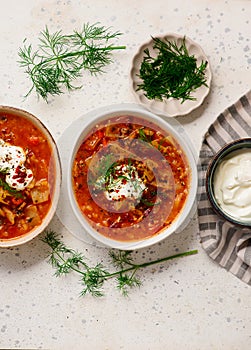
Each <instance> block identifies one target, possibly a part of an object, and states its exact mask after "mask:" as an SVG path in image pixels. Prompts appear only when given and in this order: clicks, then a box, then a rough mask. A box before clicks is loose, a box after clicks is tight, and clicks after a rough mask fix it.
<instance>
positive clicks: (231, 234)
mask: <svg viewBox="0 0 251 350" xmlns="http://www.w3.org/2000/svg"><path fill="white" fill-rule="evenodd" d="M244 137H251V91H249V92H248V93H247V94H246V95H244V96H242V97H241V98H240V99H239V100H238V101H237V102H236V103H235V104H233V105H232V106H230V107H229V108H227V109H226V110H225V111H224V112H223V113H221V114H220V115H219V116H218V118H217V119H216V120H215V122H214V123H213V124H212V125H211V126H210V127H209V129H208V132H207V133H206V135H205V137H204V140H203V142H202V146H201V150H200V157H199V163H198V174H199V185H198V220H199V230H200V241H201V244H202V247H203V248H204V249H205V251H206V252H207V254H208V255H209V256H210V257H211V258H212V259H213V260H215V261H216V262H217V263H218V264H219V265H220V266H222V267H223V268H225V269H226V270H227V271H230V272H231V273H232V274H234V275H235V276H236V277H238V278H239V279H241V280H242V281H243V282H245V283H247V284H249V285H251V230H248V229H247V228H239V227H236V226H234V225H232V224H230V223H229V222H227V221H224V220H223V219H222V218H220V217H218V215H216V214H215V212H214V211H213V210H212V208H211V205H210V203H209V201H208V199H207V194H206V188H205V178H206V171H207V167H208V164H209V162H210V161H211V159H212V157H213V156H214V155H215V154H216V153H217V152H218V151H219V150H220V149H221V148H222V147H223V146H224V145H225V144H227V143H229V142H232V141H234V140H237V139H239V138H244Z"/></svg>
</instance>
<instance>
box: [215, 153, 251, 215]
mask: <svg viewBox="0 0 251 350" xmlns="http://www.w3.org/2000/svg"><path fill="white" fill-rule="evenodd" d="M214 193H215V198H216V200H217V202H218V203H219V205H220V206H221V208H222V209H223V210H224V211H225V212H226V213H227V214H229V215H231V216H232V217H233V218H235V219H238V220H241V221H250V220H251V150H249V149H242V150H240V151H236V152H233V154H232V155H231V156H228V157H227V158H226V159H225V160H223V161H222V162H221V163H220V164H219V165H218V167H217V169H216V171H215V175H214Z"/></svg>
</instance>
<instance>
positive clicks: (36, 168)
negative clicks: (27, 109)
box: [0, 112, 55, 239]
mask: <svg viewBox="0 0 251 350" xmlns="http://www.w3.org/2000/svg"><path fill="white" fill-rule="evenodd" d="M0 140H1V144H2V145H3V144H5V145H8V146H16V147H21V149H22V150H23V152H24V154H25V157H26V159H25V162H24V164H23V165H24V166H25V168H26V169H29V170H31V171H32V175H33V176H32V180H31V182H30V183H29V185H28V186H27V187H25V188H23V189H22V190H20V189H17V188H12V187H10V186H9V185H8V184H7V182H6V173H8V171H9V169H7V170H5V171H3V169H0V239H12V238H16V237H20V236H22V235H25V234H26V233H28V232H30V231H31V230H33V229H35V228H36V227H37V226H39V225H40V224H41V223H42V221H43V219H44V218H45V216H46V215H47V213H48V211H49V210H50V207H51V204H52V197H51V196H52V192H53V189H54V181H55V163H54V157H53V152H52V149H51V146H50V144H49V141H48V140H47V138H46V136H45V135H44V133H43V132H42V131H41V130H40V129H39V128H38V127H37V126H36V125H34V124H33V123H32V122H31V121H30V120H29V119H26V118H25V117H21V116H19V115H15V113H13V114H12V113H9V112H8V113H0ZM0 149H1V145H0ZM1 156H2V158H1V160H2V161H3V157H4V156H6V154H5V155H4V154H3V150H2V149H1ZM6 159H7V161H8V156H7V157H6ZM10 168H11V167H10ZM13 178H14V179H15V176H13ZM16 181H17V182H18V181H19V182H20V183H22V182H23V181H25V180H24V179H23V177H22V172H21V171H20V172H19V173H18V171H17V175H16Z"/></svg>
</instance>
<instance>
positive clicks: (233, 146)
mask: <svg viewBox="0 0 251 350" xmlns="http://www.w3.org/2000/svg"><path fill="white" fill-rule="evenodd" d="M242 144H243V147H241V145H242ZM246 144H249V145H250V147H247V146H245V145H246ZM241 148H251V137H244V138H239V139H237V140H234V141H231V142H229V143H227V144H226V145H224V146H223V147H222V148H221V149H220V150H219V151H218V152H217V153H216V154H215V155H214V156H213V158H212V159H211V161H210V162H209V165H208V167H207V171H206V186H205V187H206V193H207V197H208V200H209V202H210V204H211V206H212V208H213V210H214V212H215V213H216V214H217V215H218V216H220V217H221V218H222V219H225V220H227V221H228V222H230V223H231V224H234V225H236V226H239V227H251V220H250V221H249V222H243V221H240V220H238V219H237V218H234V217H232V216H230V215H228V214H227V213H226V212H225V211H224V210H222V208H221V207H220V205H219V204H218V202H217V201H216V199H215V196H214V191H213V178H214V174H215V171H216V169H217V166H218V165H219V163H220V162H221V161H222V160H223V159H224V158H225V157H227V156H228V155H229V154H231V153H232V152H235V151H237V150H238V149H241Z"/></svg>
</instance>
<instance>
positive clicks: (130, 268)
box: [42, 231, 198, 297]
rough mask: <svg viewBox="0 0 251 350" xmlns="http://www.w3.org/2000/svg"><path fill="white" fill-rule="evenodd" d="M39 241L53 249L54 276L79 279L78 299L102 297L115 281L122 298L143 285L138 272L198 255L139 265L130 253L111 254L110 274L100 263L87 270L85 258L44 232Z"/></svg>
mask: <svg viewBox="0 0 251 350" xmlns="http://www.w3.org/2000/svg"><path fill="white" fill-rule="evenodd" d="M42 241H43V242H44V243H46V244H48V245H49V247H50V248H51V249H52V251H51V253H50V257H49V263H50V264H51V265H52V266H53V267H54V268H55V269H56V272H55V275H56V276H62V275H66V274H68V273H70V272H72V271H75V272H76V273H78V274H79V275H80V282H81V285H82V287H83V289H82V291H81V293H80V295H81V296H85V295H86V294H91V295H92V296H95V297H101V296H103V295H104V291H103V286H104V283H105V282H106V281H108V280H111V279H114V278H115V279H116V281H117V288H118V289H119V291H120V292H121V293H122V295H124V296H127V295H128V292H129V290H130V289H132V288H133V287H140V286H141V284H142V282H141V280H140V278H139V277H137V276H136V273H137V272H138V271H139V270H140V269H144V268H146V267H148V266H152V265H156V264H160V263H163V262H165V261H168V260H171V259H176V258H179V257H184V256H188V255H193V254H197V252H198V251H197V250H191V251H187V252H184V253H179V254H175V255H173V256H169V257H165V258H162V259H159V260H153V261H148V262H145V263H142V264H138V263H134V262H133V258H132V252H131V251H121V250H117V251H115V250H110V252H109V255H110V257H111V259H112V264H113V266H114V267H115V268H116V270H115V271H114V272H109V271H108V270H107V269H106V268H105V267H104V266H103V264H102V263H97V264H96V265H95V266H94V267H92V266H89V264H88V262H87V259H86V258H85V257H84V255H82V254H81V253H79V252H77V251H75V250H73V249H69V248H67V247H66V246H65V244H64V243H63V242H62V241H61V240H60V239H59V238H58V236H57V234H56V233H55V232H53V231H47V232H46V235H45V237H44V238H43V239H42Z"/></svg>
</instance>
